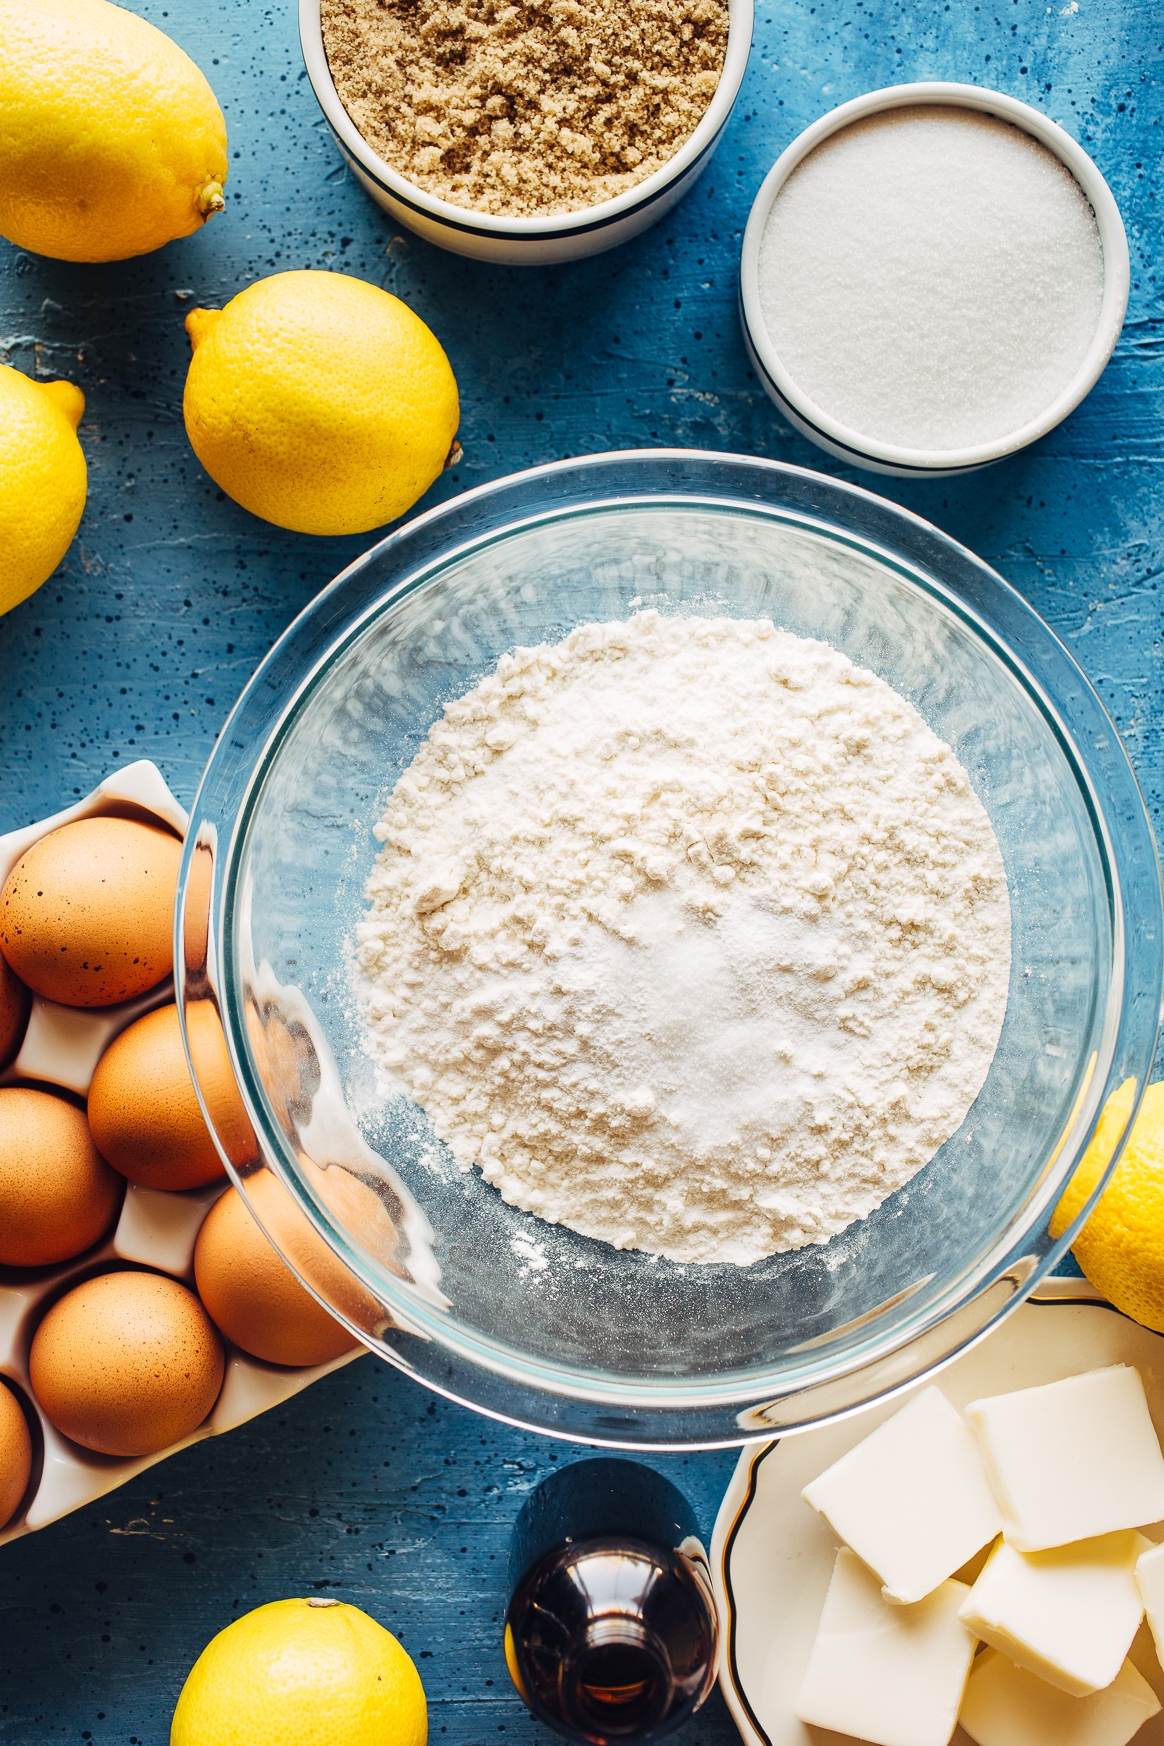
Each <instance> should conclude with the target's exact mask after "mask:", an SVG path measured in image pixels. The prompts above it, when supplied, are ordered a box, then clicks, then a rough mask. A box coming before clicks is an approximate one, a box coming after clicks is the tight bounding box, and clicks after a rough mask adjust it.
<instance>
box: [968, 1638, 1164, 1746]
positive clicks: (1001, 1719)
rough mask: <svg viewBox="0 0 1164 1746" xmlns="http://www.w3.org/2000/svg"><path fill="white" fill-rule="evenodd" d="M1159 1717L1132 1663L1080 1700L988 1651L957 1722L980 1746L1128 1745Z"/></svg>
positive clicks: (1155, 1701) (1154, 1700)
mask: <svg viewBox="0 0 1164 1746" xmlns="http://www.w3.org/2000/svg"><path fill="white" fill-rule="evenodd" d="M1159 1713H1160V1704H1159V1700H1158V1699H1157V1697H1156V1694H1155V1692H1154V1691H1153V1690H1152V1687H1151V1686H1150V1685H1149V1684H1148V1682H1147V1680H1146V1679H1145V1678H1144V1677H1143V1675H1142V1674H1140V1673H1137V1672H1136V1669H1135V1668H1134V1667H1133V1666H1132V1664H1131V1662H1130V1661H1125V1662H1124V1664H1123V1666H1122V1667H1121V1668H1120V1670H1119V1672H1118V1673H1117V1674H1116V1676H1115V1679H1114V1680H1113V1681H1112V1683H1111V1685H1108V1686H1105V1687H1104V1689H1103V1690H1102V1691H1097V1692H1093V1693H1092V1695H1091V1696H1090V1697H1081V1698H1076V1697H1068V1695H1067V1693H1066V1692H1065V1691H1057V1690H1056V1689H1055V1687H1054V1686H1053V1685H1045V1684H1044V1683H1043V1681H1042V1680H1041V1679H1036V1678H1035V1676H1034V1674H1033V1673H1028V1672H1027V1671H1026V1669H1025V1668H1024V1667H1016V1666H1015V1665H1014V1662H1013V1661H1008V1660H1007V1658H1006V1656H1005V1655H999V1654H998V1652H997V1651H996V1650H994V1649H984V1650H983V1651H982V1653H981V1655H980V1656H979V1657H978V1659H977V1661H975V1663H974V1669H973V1672H972V1673H971V1675H970V1680H969V1683H968V1684H967V1686H966V1697H965V1700H964V1701H963V1704H962V1712H961V1714H960V1716H959V1717H958V1720H959V1722H961V1724H962V1727H963V1729H964V1730H965V1731H966V1733H967V1734H969V1736H970V1738H971V1739H972V1740H975V1741H977V1746H1127V1743H1128V1741H1129V1740H1130V1739H1131V1738H1132V1736H1133V1734H1135V1733H1137V1732H1138V1731H1139V1729H1140V1728H1142V1727H1143V1725H1144V1723H1145V1722H1146V1721H1147V1720H1148V1718H1149V1716H1156V1715H1159Z"/></svg>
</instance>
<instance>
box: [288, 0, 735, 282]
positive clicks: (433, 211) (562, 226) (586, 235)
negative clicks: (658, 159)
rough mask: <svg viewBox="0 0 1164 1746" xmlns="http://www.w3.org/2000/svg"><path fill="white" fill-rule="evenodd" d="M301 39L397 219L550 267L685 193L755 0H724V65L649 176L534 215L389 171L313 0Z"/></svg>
mask: <svg viewBox="0 0 1164 1746" xmlns="http://www.w3.org/2000/svg"><path fill="white" fill-rule="evenodd" d="M299 40H300V42H301V43H302V45H303V60H304V64H305V65H306V67H307V76H308V78H309V79H310V80H311V85H312V89H313V90H314V92H315V95H316V97H317V98H318V99H319V106H320V108H321V109H322V110H323V113H324V116H325V117H326V120H327V123H328V126H329V127H330V128H331V131H332V132H333V133H334V135H335V137H336V142H337V144H338V145H339V148H340V150H341V151H342V152H343V154H344V157H345V158H346V159H347V161H348V163H349V164H350V166H351V168H352V170H353V172H354V174H355V176H356V179H357V181H359V182H360V183H361V184H362V185H363V187H364V188H366V189H367V191H368V193H369V194H370V195H371V196H372V199H373V200H375V201H376V202H377V204H378V205H380V206H382V207H383V208H384V210H385V211H386V212H390V213H391V214H392V217H393V218H394V219H396V220H397V222H398V223H400V224H403V225H406V226H407V227H408V229H409V230H414V231H415V232H416V233H417V235H418V236H423V237H425V238H426V239H427V241H429V242H433V243H436V244H437V245H438V247H440V248H442V249H450V250H451V251H452V253H453V254H455V255H469V256H470V257H471V258H472V259H473V260H477V261H500V262H504V264H505V265H506V266H511V267H513V266H528V267H546V266H553V265H554V264H555V263H556V262H558V261H578V260H581V259H582V258H583V257H584V256H586V255H600V254H602V253H603V252H604V251H605V250H606V249H612V248H615V247H616V246H617V245H618V244H619V243H622V242H627V241H629V239H630V238H631V237H632V236H637V235H638V234H639V232H640V231H642V230H649V229H650V227H651V225H652V224H657V223H658V221H659V219H660V218H662V217H663V216H664V214H665V213H667V212H670V210H671V208H672V207H673V206H675V205H676V204H677V203H678V202H679V201H680V200H682V198H683V196H684V194H686V193H687V192H688V191H689V190H690V189H691V188H692V187H694V185H695V183H696V182H697V181H698V179H699V177H700V176H701V175H702V174H703V172H704V170H705V169H706V168H707V165H708V163H709V162H710V160H711V154H712V152H714V150H715V148H716V146H717V145H718V144H719V141H720V138H721V136H722V134H723V130H724V128H725V127H726V126H727V122H728V117H729V116H730V114H731V112H732V108H733V105H734V104H735V100H736V96H737V94H738V92H739V89H740V83H741V81H742V79H743V77H744V69H745V67H746V66H747V64H748V51H749V50H750V48H751V46H752V0H728V43H727V54H726V56H725V59H724V65H723V73H722V74H721V76H720V81H719V84H718V85H717V87H716V91H715V95H714V97H713V98H712V100H711V102H710V104H709V105H708V108H707V112H706V114H705V115H704V117H703V120H702V121H701V122H700V123H699V126H698V127H697V128H696V129H695V132H694V133H693V134H692V135H691V137H690V139H688V140H686V141H685V142H684V144H683V145H681V146H680V148H679V150H678V151H677V152H676V153H675V155H674V157H673V158H669V159H668V160H667V162H666V163H665V164H664V165H663V166H662V168H661V169H659V170H656V171H655V173H654V175H652V176H648V177H647V178H646V180H645V181H642V182H639V183H638V184H637V185H636V186H635V187H633V188H628V189H627V190H626V192H625V193H623V194H620V195H618V196H617V198H616V199H614V200H603V201H601V202H600V203H599V204H598V205H597V206H586V207H583V209H582V210H581V211H580V212H553V213H547V214H546V215H545V216H544V217H543V216H535V217H532V218H519V217H507V216H506V215H505V214H503V213H493V212H474V211H473V210H472V208H471V207H468V206H454V205H453V204H452V202H451V201H449V200H438V199H437V198H436V196H435V195H433V194H429V193H428V192H427V191H426V190H425V189H424V188H418V187H417V186H416V184H415V183H414V182H410V181H408V179H407V178H406V177H404V176H402V175H401V174H400V172H399V170H394V169H393V168H392V166H391V164H388V163H386V162H385V161H384V159H383V158H382V157H380V156H379V154H378V153H377V152H374V151H373V150H372V147H371V146H370V145H369V144H368V142H367V140H366V139H365V138H364V136H363V134H362V133H361V132H360V130H359V128H358V127H357V126H356V124H355V122H354V121H353V120H352V118H351V116H350V115H349V114H348V112H347V110H346V109H345V108H344V106H343V104H342V102H341V101H340V96H339V92H338V91H337V90H336V88H335V81H334V80H333V79H332V76H331V68H330V67H329V66H328V64H327V54H326V52H325V50H324V46H323V29H322V26H321V24H320V19H319V0H299Z"/></svg>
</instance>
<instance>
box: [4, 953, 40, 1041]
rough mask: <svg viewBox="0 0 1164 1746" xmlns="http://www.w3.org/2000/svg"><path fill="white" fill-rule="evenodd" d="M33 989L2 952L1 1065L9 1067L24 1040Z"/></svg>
mask: <svg viewBox="0 0 1164 1746" xmlns="http://www.w3.org/2000/svg"><path fill="white" fill-rule="evenodd" d="M31 1005H32V991H31V989H28V988H26V987H25V986H24V984H23V982H22V981H21V980H20V978H19V976H18V975H17V974H16V972H15V970H14V969H13V968H12V966H11V964H10V963H9V962H8V960H7V958H6V957H5V956H4V954H3V952H0V1067H7V1065H8V1063H9V1061H11V1059H12V1057H13V1056H14V1055H15V1054H16V1052H17V1050H18V1049H19V1048H20V1045H21V1043H22V1042H23V1041H24V1032H25V1029H26V1027H27V1025H28V1011H29V1008H30V1007H31Z"/></svg>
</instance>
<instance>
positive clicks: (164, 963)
mask: <svg viewBox="0 0 1164 1746" xmlns="http://www.w3.org/2000/svg"><path fill="white" fill-rule="evenodd" d="M181 858H182V845H181V843H180V842H179V841H178V839H177V837H175V836H173V835H171V833H170V832H169V831H166V830H163V829H162V828H161V827H160V826H159V825H147V824H138V823H137V822H136V821H134V820H132V819H125V818H83V819H76V820H75V821H74V822H73V823H72V824H67V825H62V826H61V827H60V829H59V830H55V831H50V832H49V834H48V836H47V837H42V838H41V839H40V841H39V843H34V844H33V846H32V848H31V849H29V850H28V851H27V853H26V854H24V855H22V856H21V858H20V860H19V861H18V862H17V863H16V865H15V867H14V868H13V869H12V871H11V873H10V874H9V875H8V878H7V879H6V880H5V882H4V888H3V890H2V891H0V950H2V951H3V953H4V956H5V957H6V958H7V960H8V962H9V964H10V965H11V966H12V968H13V970H15V972H16V974H17V975H18V976H19V977H20V978H21V980H22V981H23V982H26V983H27V984H28V986H29V987H30V988H31V989H32V990H33V992H34V993H36V994H43V995H44V997H45V998H46V1000H58V1001H60V1002H61V1003H62V1004H63V1005H64V1006H113V1005H115V1004H116V1002H118V1001H120V1000H132V999H133V998H134V997H135V996H136V995H139V994H144V993H145V991H146V989H147V988H152V987H153V986H154V984H155V983H157V982H160V981H161V980H162V977H163V976H166V975H168V974H169V972H170V970H171V969H172V968H173V962H174V941H173V930H174V893H175V891H176V889H177V884H178V863H179V861H180V860H181Z"/></svg>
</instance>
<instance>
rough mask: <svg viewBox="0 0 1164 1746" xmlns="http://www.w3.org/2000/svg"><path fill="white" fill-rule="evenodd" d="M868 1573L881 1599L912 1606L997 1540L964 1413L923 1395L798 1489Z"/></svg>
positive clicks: (934, 1395) (998, 1520)
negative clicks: (872, 1572)
mask: <svg viewBox="0 0 1164 1746" xmlns="http://www.w3.org/2000/svg"><path fill="white" fill-rule="evenodd" d="M800 1495H801V1497H802V1498H803V1499H804V1501H805V1503H807V1504H811V1505H812V1507H813V1509H814V1510H818V1511H819V1512H820V1514H821V1515H822V1516H823V1517H824V1518H825V1520H826V1521H827V1522H828V1524H829V1526H830V1527H831V1528H833V1529H834V1530H835V1532H836V1533H837V1534H838V1535H839V1536H840V1538H841V1539H842V1540H844V1541H845V1543H846V1544H847V1545H849V1546H851V1547H852V1549H853V1551H854V1552H855V1553H856V1554H857V1556H858V1557H859V1558H863V1559H864V1560H865V1563H866V1564H867V1565H868V1566H869V1568H870V1569H871V1570H875V1571H876V1572H877V1575H878V1576H879V1577H880V1578H881V1581H882V1583H883V1584H884V1589H883V1593H884V1595H885V1599H886V1600H887V1601H892V1602H897V1603H900V1604H902V1605H908V1604H910V1603H912V1602H914V1601H919V1600H921V1599H923V1597H924V1596H925V1595H927V1594H929V1593H931V1592H932V1590H934V1589H935V1588H937V1586H938V1584H939V1583H940V1582H944V1581H945V1580H946V1578H947V1577H948V1576H952V1575H953V1573H954V1571H955V1570H958V1569H960V1568H961V1566H962V1565H963V1564H965V1563H966V1562H967V1560H968V1559H970V1558H973V1556H974V1554H975V1553H976V1552H979V1551H981V1549H982V1547H983V1546H985V1545H987V1544H988V1543H989V1542H990V1541H991V1540H993V1539H994V1537H995V1535H996V1534H997V1533H998V1531H999V1529H1000V1528H1001V1527H1002V1516H1001V1514H1000V1512H999V1508H998V1505H997V1503H996V1502H995V1499H994V1495H993V1493H992V1492H991V1489H990V1486H989V1484H988V1482H987V1478H986V1473H985V1470H984V1468H983V1465H982V1457H981V1455H980V1454H979V1451H978V1445H977V1443H976V1441H975V1438H974V1435H973V1433H972V1432H971V1431H970V1430H969V1429H968V1428H967V1426H966V1424H965V1423H964V1422H963V1419H962V1415H961V1414H960V1413H959V1412H958V1411H957V1410H956V1409H955V1408H954V1407H952V1406H951V1405H950V1403H949V1401H948V1400H947V1399H946V1397H945V1395H944V1394H943V1393H942V1391H941V1390H940V1389H938V1388H926V1389H923V1390H922V1392H921V1394H919V1395H917V1396H916V1398H915V1399H914V1400H911V1401H910V1403H909V1405H908V1406H906V1407H903V1408H902V1409H901V1411H900V1412H899V1413H894V1415H893V1417H892V1418H891V1419H886V1421H885V1423H884V1424H883V1425H880V1426H878V1428H877V1430H875V1431H873V1432H872V1433H871V1434H870V1435H869V1436H868V1437H866V1438H865V1440H864V1442H862V1443H858V1444H857V1446H856V1448H855V1449H850V1450H849V1453H848V1454H847V1455H842V1456H841V1459H840V1460H839V1461H837V1462H834V1464H833V1465H832V1466H831V1467H829V1468H827V1469H826V1471H825V1472H824V1473H822V1474H821V1475H820V1477H819V1478H818V1479H814V1480H813V1481H812V1483H811V1485H806V1486H805V1488H804V1490H803V1491H802V1492H801V1494H800Z"/></svg>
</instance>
